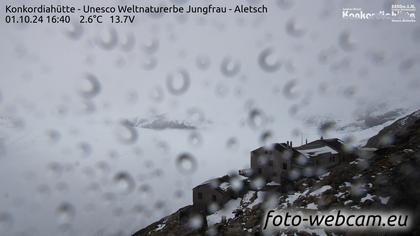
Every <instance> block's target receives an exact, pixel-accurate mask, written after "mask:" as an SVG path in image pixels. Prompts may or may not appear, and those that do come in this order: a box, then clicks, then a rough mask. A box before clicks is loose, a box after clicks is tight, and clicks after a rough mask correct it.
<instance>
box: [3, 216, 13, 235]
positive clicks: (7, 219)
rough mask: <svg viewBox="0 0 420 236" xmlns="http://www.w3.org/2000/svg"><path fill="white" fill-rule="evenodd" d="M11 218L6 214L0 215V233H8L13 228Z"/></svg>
mask: <svg viewBox="0 0 420 236" xmlns="http://www.w3.org/2000/svg"><path fill="white" fill-rule="evenodd" d="M13 221H14V220H13V217H12V215H11V214H10V213H8V212H2V213H0V232H3V233H4V232H6V231H9V230H10V229H11V228H12V227H13Z"/></svg>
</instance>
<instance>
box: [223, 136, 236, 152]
mask: <svg viewBox="0 0 420 236" xmlns="http://www.w3.org/2000/svg"><path fill="white" fill-rule="evenodd" d="M238 146H239V143H238V140H237V139H236V138H235V137H231V138H229V139H228V140H227V142H226V148H227V149H230V150H234V149H237V148H238Z"/></svg>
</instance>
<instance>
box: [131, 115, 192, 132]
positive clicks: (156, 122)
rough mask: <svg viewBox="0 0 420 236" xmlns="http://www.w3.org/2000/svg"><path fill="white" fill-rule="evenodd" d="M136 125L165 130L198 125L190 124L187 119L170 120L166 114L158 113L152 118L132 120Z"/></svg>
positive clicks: (190, 128)
mask: <svg viewBox="0 0 420 236" xmlns="http://www.w3.org/2000/svg"><path fill="white" fill-rule="evenodd" d="M131 123H132V125H133V126H134V127H140V128H144V129H154V130H165V129H183V130H193V129H197V126H195V125H192V124H190V123H189V122H186V121H179V120H169V119H168V118H166V116H165V115H157V116H155V117H153V118H150V119H144V118H143V119H135V120H134V121H132V122H131Z"/></svg>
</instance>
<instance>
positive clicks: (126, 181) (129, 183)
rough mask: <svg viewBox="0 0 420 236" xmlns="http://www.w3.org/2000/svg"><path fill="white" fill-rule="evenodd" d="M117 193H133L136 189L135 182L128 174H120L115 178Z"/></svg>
mask: <svg viewBox="0 0 420 236" xmlns="http://www.w3.org/2000/svg"><path fill="white" fill-rule="evenodd" d="M114 182H115V184H116V187H117V192H119V193H122V194H128V193H131V192H132V191H133V190H134V189H135V185H136V184H135V181H134V179H133V177H131V175H130V174H129V173H127V172H119V173H117V174H116V175H115V176H114Z"/></svg>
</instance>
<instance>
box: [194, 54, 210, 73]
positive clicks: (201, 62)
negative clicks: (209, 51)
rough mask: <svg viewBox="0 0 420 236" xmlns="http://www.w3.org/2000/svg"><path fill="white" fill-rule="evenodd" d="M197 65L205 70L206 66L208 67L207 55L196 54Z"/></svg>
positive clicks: (208, 59)
mask: <svg viewBox="0 0 420 236" xmlns="http://www.w3.org/2000/svg"><path fill="white" fill-rule="evenodd" d="M196 63H197V67H198V68H199V69H201V70H206V69H207V68H209V66H210V58H208V57H207V56H203V55H201V56H198V57H197V61H196Z"/></svg>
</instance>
